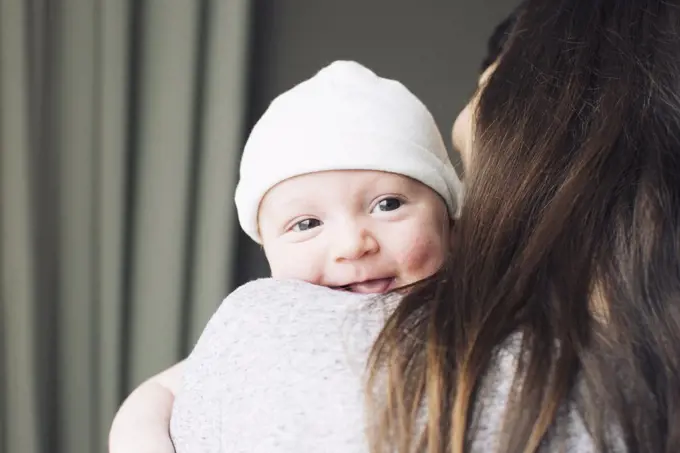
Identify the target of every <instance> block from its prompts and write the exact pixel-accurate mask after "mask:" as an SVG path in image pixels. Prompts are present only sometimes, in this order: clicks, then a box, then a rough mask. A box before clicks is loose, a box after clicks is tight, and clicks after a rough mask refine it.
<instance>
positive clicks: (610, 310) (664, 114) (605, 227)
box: [175, 0, 680, 453]
mask: <svg viewBox="0 0 680 453" xmlns="http://www.w3.org/2000/svg"><path fill="white" fill-rule="evenodd" d="M678 33H680V2H679V1H678V0H673V1H668V0H666V1H663V0H636V1H624V0H620V1H614V0H570V1H567V0H561V1H552V2H548V1H547V0H529V1H528V2H526V5H525V7H524V8H522V9H521V10H520V11H519V13H518V15H517V18H516V22H515V23H514V25H513V27H512V33H511V34H510V37H509V40H508V42H507V43H506V44H505V46H504V50H503V52H502V55H501V56H500V58H498V60H497V61H496V62H495V64H494V65H492V66H490V68H489V70H488V71H486V79H485V80H483V83H482V89H480V93H479V96H478V97H475V99H474V100H473V102H472V105H471V108H470V111H471V112H472V114H471V117H474V119H475V120H474V121H472V123H474V127H473V128H472V129H473V131H474V135H473V138H472V139H471V140H465V139H463V140H461V139H460V136H459V134H455V135H456V137H455V138H454V141H455V142H456V143H457V144H458V146H461V147H464V148H465V149H464V152H463V155H464V156H466V158H467V168H468V172H467V177H468V183H467V194H466V200H465V206H464V208H463V212H462V215H461V218H460V220H459V223H458V225H457V229H458V231H457V237H456V242H455V245H454V250H453V253H452V255H451V258H450V260H449V262H448V263H447V266H446V267H445V269H443V270H442V272H441V273H440V275H438V276H437V277H436V278H434V279H431V280H430V281H428V282H425V283H424V284H422V285H420V286H418V287H415V288H413V290H412V291H411V293H410V294H409V295H408V296H406V297H404V298H403V299H402V300H400V301H399V303H398V305H397V307H396V309H395V310H394V311H393V313H392V315H391V316H390V317H389V319H388V320H387V322H386V323H385V324H384V326H379V328H378V330H381V331H380V334H379V335H378V337H377V340H376V341H375V342H374V343H373V339H374V337H373V336H371V335H370V334H366V335H364V336H362V335H361V334H357V335H356V336H354V337H353V339H355V340H356V341H359V340H362V339H365V340H368V345H369V346H371V347H372V350H371V353H370V357H369V362H368V364H369V366H368V376H369V380H368V388H367V392H366V393H367V396H368V398H367V403H366V406H365V407H366V408H367V413H368V416H369V420H368V422H367V423H365V424H364V423H363V422H362V420H361V413H362V405H361V404H355V402H354V401H353V400H352V397H351V396H348V395H351V394H352V390H353V389H354V388H355V387H356V390H357V392H358V391H359V390H360V389H361V385H360V384H357V383H356V381H352V380H351V376H350V374H348V373H346V372H345V370H344V368H343V367H340V368H337V369H335V371H337V373H336V374H335V375H332V376H330V377H329V376H327V375H323V374H324V373H325V371H324V370H325V365H327V364H331V363H335V362H333V360H332V359H333V357H335V358H336V359H337V360H340V357H342V353H341V351H335V352H334V353H333V354H335V355H333V354H331V355H329V354H328V353H327V352H325V350H324V352H322V350H321V349H323V348H326V347H328V348H335V349H337V344H338V343H339V339H338V338H330V337H329V338H326V339H325V340H324V339H323V338H320V339H319V340H318V341H319V342H321V341H322V340H324V341H325V343H322V344H318V343H317V344H313V345H309V344H308V343H309V341H308V338H307V337H306V336H305V334H306V333H307V332H309V331H312V330H313V329H315V328H318V325H319V322H322V323H323V324H322V325H323V327H324V329H323V330H324V331H326V332H330V331H334V330H340V328H339V327H338V326H337V325H335V324H333V323H334V322H336V324H338V325H339V324H342V321H335V317H334V316H332V315H334V314H336V313H337V307H338V306H343V304H347V305H351V304H353V303H354V302H353V301H354V300H356V299H354V298H353V295H351V294H343V293H337V292H333V295H332V296H331V295H330V294H327V293H323V294H321V293H312V290H311V289H309V288H303V287H296V288H290V287H287V288H286V291H287V293H286V294H291V293H294V294H297V296H296V297H297V299H296V297H293V296H286V295H282V296H281V299H277V300H276V301H275V302H272V303H287V304H289V305H288V306H289V307H291V310H297V311H294V313H296V314H299V313H303V312H304V310H309V308H307V307H310V306H311V307H313V310H314V311H313V313H315V316H316V317H315V318H314V319H313V320H312V321H310V323H307V324H304V323H302V324H300V320H301V319H306V318H305V316H301V317H300V318H298V317H294V319H295V322H290V321H289V320H287V319H276V320H273V321H271V322H270V323H269V324H267V325H266V326H265V327H264V328H265V329H266V328H268V329H274V328H277V329H280V330H279V331H277V332H279V333H281V332H284V331H285V330H286V329H293V330H294V331H296V332H299V333H300V335H299V340H298V344H296V345H295V346H296V348H297V349H296V351H302V350H304V351H305V353H304V354H298V353H297V352H296V351H293V353H292V354H291V355H289V356H287V357H286V360H289V361H290V362H291V363H293V364H294V366H293V365H290V366H291V368H293V369H294V370H295V371H298V372H300V375H301V376H303V377H304V379H303V380H302V381H303V382H302V384H304V385H301V386H299V387H296V388H294V389H293V390H294V391H295V392H294V393H290V392H291V389H290V388H279V387H276V386H274V385H273V386H272V393H273V394H272V395H269V396H266V397H265V399H263V400H258V402H259V403H262V405H260V406H258V405H257V404H255V403H253V404H254V406H255V407H256V408H259V409H266V410H264V411H263V412H262V414H264V415H261V414H259V413H258V414H247V413H245V412H244V413H243V417H247V416H249V415H250V416H253V417H255V419H257V420H260V421H266V420H271V417H269V415H271V413H272V412H274V413H276V411H281V412H280V413H289V414H290V415H291V417H295V416H297V413H298V412H301V413H302V415H301V416H303V418H302V419H301V420H304V421H305V422H307V423H309V425H306V426H304V427H303V428H307V429H308V430H307V432H305V431H304V430H303V431H298V432H296V436H303V437H304V436H307V439H306V442H308V443H305V444H301V443H300V439H297V438H296V437H295V436H290V437H286V436H281V437H279V438H278V439H279V440H281V439H284V440H285V439H287V440H289V441H290V442H291V443H290V444H287V445H288V446H290V445H297V446H300V445H305V446H307V447H310V448H312V447H313V446H316V447H317V448H316V450H323V451H331V450H333V451H345V452H346V451H367V450H369V448H367V447H366V446H365V444H362V443H361V442H360V441H359V440H357V439H359V438H360V436H359V434H357V433H360V432H361V430H362V429H363V427H364V426H366V427H367V428H368V437H369V440H370V451H371V452H375V453H378V452H387V451H390V452H391V451H396V452H410V451H424V452H428V453H440V452H463V451H499V452H533V451H539V449H541V451H569V452H576V451H579V452H580V451H627V452H637V451H639V452H663V451H665V452H672V451H680V417H679V414H680V412H679V408H680V369H679V368H680V364H679V363H678V362H679V361H680V359H678V358H679V357H680V312H679V307H680V96H678V92H677V90H678V88H679V87H680V67H678V66H680V36H679V35H678ZM466 129H468V126H465V119H464V118H463V119H461V120H460V121H459V122H458V126H457V128H456V132H460V131H465V130H466ZM467 145H471V146H469V147H468V146H467ZM273 290H275V291H278V293H279V294H282V291H281V287H276V288H273ZM316 291H323V289H317V290H316ZM284 292H285V291H284ZM246 296H247V294H246ZM300 298H303V299H304V301H302V302H301V303H298V299H300ZM246 299H247V297H246ZM315 300H316V302H323V304H319V303H310V302H314V301H315ZM326 302H331V303H326ZM266 309H267V307H266V306H265V307H263V308H262V310H264V311H263V313H264V314H266ZM304 313H305V314H309V312H304ZM232 314H234V313H232ZM223 320H224V319H223ZM246 321H248V320H247V319H239V322H246ZM218 322H219V319H218ZM257 322H258V323H261V322H262V321H261V320H260V319H258V320H257ZM313 322H316V324H314V323H313ZM359 324H361V323H359ZM369 324H370V322H369ZM251 326H252V328H253V329H260V328H262V327H260V324H256V323H255V324H252V325H251ZM209 329H210V328H209ZM288 333H289V332H288ZM355 333H356V332H355ZM293 337H295V335H293ZM277 339H278V337H276V338H274V339H273V340H271V341H270V342H268V343H267V344H268V345H269V346H270V347H272V348H273V347H276V345H277ZM222 346H223V345H221V344H220V340H219V339H216V338H215V337H213V338H212V339H207V340H206V341H205V342H204V344H203V350H207V349H213V350H214V348H222ZM322 346H323V348H321V347H322ZM197 348H198V349H201V348H200V345H198V346H197ZM247 349H248V348H247V346H246V347H244V351H247ZM335 349H334V350H335ZM314 351H316V352H317V353H318V356H314V355H310V352H314ZM300 357H304V358H305V360H299V359H300ZM310 357H311V358H313V357H318V360H317V361H316V362H314V360H311V359H310ZM199 359H200V357H199ZM249 360H250V358H249ZM320 361H326V362H324V363H320ZM199 362H200V360H198V361H196V362H195V363H196V364H197V365H196V367H195V368H194V372H193V377H194V379H195V381H193V382H194V383H199V384H200V383H203V384H205V383H206V382H210V383H211V385H213V387H210V386H206V387H204V388H221V389H222V390H224V387H219V386H220V385H221V381H223V380H224V379H226V378H228V377H229V370H224V369H220V368H219V366H217V368H210V367H203V368H201V367H200V366H198V364H199ZM249 363H250V364H251V365H252V366H253V367H255V369H256V371H258V372H260V373H262V374H265V373H266V369H265V368H259V367H260V366H261V365H260V364H259V363H258V361H257V360H251V361H250V362H249ZM279 365H280V366H286V363H279ZM315 370H316V371H318V374H319V375H323V376H322V377H323V378H332V379H335V380H333V381H332V383H331V384H324V379H322V378H319V377H318V376H316V375H314V374H313V373H312V372H313V371H315ZM190 374H191V373H190ZM265 377H267V378H268V379H276V373H270V375H267V376H265ZM245 384H247V382H244V385H245ZM279 384H281V385H295V382H293V383H290V382H280V383H279ZM305 385H306V386H309V389H310V392H309V393H308V394H307V395H308V396H309V395H313V398H315V399H323V400H324V403H328V404H325V405H324V408H325V409H326V410H325V411H323V410H319V411H317V412H313V414H314V415H313V416H309V415H308V416H305V414H304V413H305V412H310V410H311V406H313V405H312V404H310V403H309V401H307V400H306V399H304V396H305V395H304V389H305ZM324 385H325V386H324ZM320 388H321V389H324V391H323V392H321V391H319V389H320ZM287 392H288V393H287ZM333 392H336V393H337V394H338V395H339V396H337V397H336V396H334V395H332V394H331V393H333ZM326 393H328V395H327V394H326ZM282 394H283V395H300V397H301V399H298V400H291V399H290V398H284V399H283V400H281V399H280V398H279V397H280V396H281V395H282ZM194 397H195V398H194V400H193V401H188V402H189V404H179V406H180V407H179V409H178V408H176V412H175V415H177V416H178V417H177V418H178V419H179V420H184V421H186V422H187V423H188V424H189V426H188V427H187V426H185V431H184V434H187V433H188V434H191V433H192V432H195V433H198V434H196V435H195V436H194V437H195V440H196V439H197V440H198V442H199V443H194V444H193V446H194V447H197V448H198V447H200V448H199V449H200V450H201V451H212V450H211V449H214V450H215V451H219V448H221V447H223V446H224V445H231V441H232V440H239V439H238V437H243V436H245V437H248V436H252V437H250V438H249V439H250V440H251V442H254V441H256V440H262V441H263V442H264V441H265V440H266V439H265V438H266V437H267V436H266V434H271V431H272V430H273V429H274V428H275V427H274V428H272V426H269V425H267V424H264V425H262V427H260V428H257V429H259V430H260V431H261V432H262V439H257V438H256V437H255V435H256V434H257V429H255V430H254V431H253V432H239V431H230V428H231V427H230V426H229V425H228V424H225V423H224V419H222V418H220V413H221V411H223V410H224V408H225V406H224V404H225V401H226V400H225V399H224V398H222V397H221V396H220V395H219V392H216V393H215V394H213V395H210V394H209V393H206V392H197V393H196V394H195V395H194ZM276 401H279V402H280V403H287V404H288V405H289V406H295V404H294V401H299V407H293V408H285V407H283V405H284V404H279V405H278V406H277V405H275V404H274V403H275V402H276ZM230 402H232V403H235V404H237V403H238V400H237V399H232V400H230ZM185 403H186V402H185ZM243 407H247V406H243ZM286 410H288V412H285V411H286ZM268 417H269V418H268ZM278 420H280V421H281V423H284V422H285V420H281V419H280V418H279V419H278ZM233 421H234V422H235V423H236V422H238V420H233ZM298 425H299V424H295V425H293V426H294V427H296V428H297V427H298ZM319 428H323V429H324V430H326V431H323V433H324V435H326V436H330V438H331V439H334V440H337V439H338V437H337V436H340V437H339V439H340V440H339V441H337V442H326V441H327V440H328V439H329V437H322V436H321V435H320V433H321V431H318V429H319ZM180 431H181V430H180ZM206 433H207V434H208V435H206V436H203V435H202V434H206ZM344 433H350V434H347V435H346V436H345V437H342V435H343V434H344ZM229 435H231V436H233V437H228V436H229ZM333 436H336V437H333ZM352 436H354V437H352ZM215 438H217V439H215ZM184 440H185V439H182V438H181V436H180V441H182V442H183V441H184ZM303 440H304V439H303ZM354 440H357V441H356V442H353V441H354ZM296 441H297V443H296ZM343 441H346V442H348V443H345V444H344V445H343V444H342V443H339V442H343ZM200 442H205V443H204V444H201V443H200ZM190 445H192V444H191V442H188V443H185V444H182V446H181V447H180V446H178V451H179V450H181V449H182V448H186V449H187V451H188V450H189V449H190V447H189V446H190ZM242 445H244V444H242ZM203 447H205V448H203ZM250 447H252V448H250V449H249V451H276V449H274V448H269V449H267V448H264V447H262V445H261V444H255V443H251V444H250ZM260 447H262V448H260ZM326 447H329V448H326ZM246 448H247V447H246ZM304 450H305V448H302V449H298V450H297V451H304ZM278 451H295V450H292V449H290V448H286V444H280V445H279V448H278Z"/></svg>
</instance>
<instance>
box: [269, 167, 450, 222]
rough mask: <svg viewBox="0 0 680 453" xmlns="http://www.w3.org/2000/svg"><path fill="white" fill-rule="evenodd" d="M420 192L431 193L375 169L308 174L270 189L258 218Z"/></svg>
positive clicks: (413, 182)
mask: <svg viewBox="0 0 680 453" xmlns="http://www.w3.org/2000/svg"><path fill="white" fill-rule="evenodd" d="M423 191H429V192H432V193H435V192H434V191H433V190H432V189H430V188H429V187H427V186H426V185H425V184H423V183H421V182H419V181H416V180H415V179H412V178H410V177H408V176H404V175H400V174H396V173H389V172H384V171H378V170H332V171H323V172H315V173H308V174H304V175H299V176H295V177H292V178H289V179H286V180H284V181H282V182H281V183H279V184H277V185H275V186H274V187H273V188H271V189H270V190H269V191H268V192H267V194H265V196H264V197H263V200H262V203H261V204H260V209H259V215H258V218H259V221H260V222H261V221H262V220H263V219H268V218H275V217H281V216H286V215H290V213H291V212H295V213H304V212H305V211H309V212H307V213H308V214H309V213H310V212H312V211H315V210H327V209H332V208H333V207H334V206H336V207H338V208H339V207H341V206H343V205H354V206H357V205H361V204H366V203H370V202H371V201H372V200H374V199H375V198H376V197H379V196H385V195H394V196H403V197H415V196H419V195H421V194H422V193H423ZM437 197H439V196H438V195H437ZM299 215H303V214H299Z"/></svg>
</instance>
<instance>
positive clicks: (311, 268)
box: [265, 244, 323, 284]
mask: <svg viewBox="0 0 680 453" xmlns="http://www.w3.org/2000/svg"><path fill="white" fill-rule="evenodd" d="M299 245H300V244H286V245H284V246H279V247H272V248H270V249H268V250H266V251H265V252H266V255H267V261H268V262H269V268H270V269H271V272H272V277H274V278H278V279H288V278H291V279H295V280H304V281H306V282H309V283H314V284H319V283H320V282H321V280H322V276H323V275H322V269H323V266H322V263H320V262H318V261H319V260H318V259H315V258H316V255H315V254H314V253H305V252H304V251H300V250H295V249H293V247H296V246H299Z"/></svg>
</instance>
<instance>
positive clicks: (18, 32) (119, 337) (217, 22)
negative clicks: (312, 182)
mask: <svg viewBox="0 0 680 453" xmlns="http://www.w3.org/2000/svg"><path fill="white" fill-rule="evenodd" d="M249 17H250V2H249V1H248V0H196V1H185V0H129V1H119V0H91V1H80V0H25V1H24V0H0V203H1V205H0V208H1V210H0V254H1V255H2V259H1V260H0V451H1V452H8V453H15V452H16V453H47V452H50V453H55V452H56V453H85V452H88V453H89V452H93V451H101V452H104V451H106V443H107V434H108V429H109V426H110V423H111V419H112V417H113V414H114V413H115V411H116V410H117V408H118V405H119V404H120V402H121V401H122V398H123V397H124V396H125V395H126V394H127V393H128V392H129V391H130V390H131V389H132V388H133V387H134V386H136V385H138V384H139V383H140V382H142V381H143V380H144V379H146V378H148V377H149V376H150V375H152V374H155V373H156V372H158V371H160V370H161V369H163V368H165V367H167V366H169V365H170V364H171V363H174V362H175V361H177V360H178V359H180V358H181V357H182V356H184V355H185V354H186V353H187V352H188V351H189V350H190V348H191V346H192V345H193V343H194V342H195V341H196V339H197V338H198V335H199V334H200V332H201V330H202V329H203V327H204V325H205V323H206V321H207V319H208V318H209V316H210V315H211V314H212V313H213V311H214V310H215V308H216V306H217V304H219V302H220V300H221V299H222V298H223V297H224V296H225V295H226V294H227V292H228V291H229V290H230V289H232V286H233V269H232V265H233V263H234V261H235V260H234V255H235V253H236V247H235V238H236V237H237V236H236V234H235V228H236V219H235V213H234V208H233V202H232V199H233V191H234V187H235V183H236V176H237V164H238V160H239V158H240V150H241V145H242V141H243V126H244V124H243V116H244V111H245V103H246V95H245V93H246V83H247V63H248V61H247V60H248V58H247V57H248V51H249V49H248V42H249V34H250V19H249Z"/></svg>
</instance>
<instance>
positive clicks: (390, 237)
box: [259, 170, 450, 293]
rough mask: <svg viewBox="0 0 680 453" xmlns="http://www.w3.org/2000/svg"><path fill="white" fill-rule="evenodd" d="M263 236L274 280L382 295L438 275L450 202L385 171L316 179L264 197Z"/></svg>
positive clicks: (302, 179)
mask: <svg viewBox="0 0 680 453" xmlns="http://www.w3.org/2000/svg"><path fill="white" fill-rule="evenodd" d="M259 225H260V236H261V238H262V244H263V246H264V250H265V253H266V255H267V260H268V261H269V265H270V267H271V271H272V276H273V277H275V278H294V279H300V280H305V281H308V282H310V283H314V284H317V285H323V286H328V287H331V288H338V289H346V290H350V291H354V292H357V293H383V292H385V291H388V290H391V289H394V288H398V287H401V286H404V285H408V284H410V283H414V282H416V281H418V280H422V279H423V278H426V277H429V276H430V275H432V274H434V273H435V272H436V271H437V270H438V269H439V267H440V266H441V265H442V264H443V261H444V258H445V256H446V254H447V252H448V248H449V238H450V220H449V216H448V214H447V211H446V205H445V204H444V201H443V200H442V199H441V198H440V197H439V195H437V193H436V192H434V191H433V190H432V189H430V188H429V187H427V186H425V185H424V184H421V183H419V182H417V181H415V180H413V179H410V178H408V177H405V176H401V175H397V174H393V173H385V172H380V171H363V170H360V171H359V170H357V171H355V170H346V171H326V172H319V173H310V174H307V175H302V176H297V177H295V178H291V179H288V180H286V181H283V182H281V183H279V184H278V185H276V186H275V187H274V188H272V189H271V190H270V191H269V192H268V193H267V195H265V197H264V199H263V200H262V204H261V205H260V213H259Z"/></svg>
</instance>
